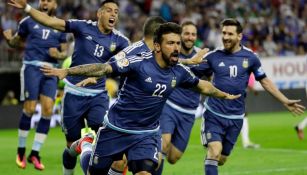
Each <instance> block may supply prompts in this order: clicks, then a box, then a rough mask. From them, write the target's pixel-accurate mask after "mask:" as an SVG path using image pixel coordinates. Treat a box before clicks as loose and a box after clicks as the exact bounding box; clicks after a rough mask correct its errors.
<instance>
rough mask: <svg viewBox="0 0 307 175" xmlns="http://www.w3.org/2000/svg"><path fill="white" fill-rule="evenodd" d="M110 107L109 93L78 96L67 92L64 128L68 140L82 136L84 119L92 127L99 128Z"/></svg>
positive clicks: (64, 100) (64, 98)
mask: <svg viewBox="0 0 307 175" xmlns="http://www.w3.org/2000/svg"><path fill="white" fill-rule="evenodd" d="M108 109H109V98H108V96H107V93H106V92H104V93H100V94H97V95H96V96H77V95H74V94H71V93H67V92H66V93H65V94H64V96H63V109H62V110H63V111H62V128H63V131H64V133H65V136H66V140H67V141H76V140H78V139H79V138H80V137H81V129H82V128H84V126H85V125H84V119H86V120H87V124H88V126H89V127H91V128H92V129H95V128H96V129H98V127H99V126H101V125H102V123H103V117H104V115H105V114H106V111H107V110H108Z"/></svg>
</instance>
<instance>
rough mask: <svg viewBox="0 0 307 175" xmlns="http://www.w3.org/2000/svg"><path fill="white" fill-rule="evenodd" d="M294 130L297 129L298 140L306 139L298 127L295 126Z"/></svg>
mask: <svg viewBox="0 0 307 175" xmlns="http://www.w3.org/2000/svg"><path fill="white" fill-rule="evenodd" d="M294 129H295V131H296V133H297V137H298V139H300V140H303V139H304V132H303V130H302V129H299V128H298V126H295V127H294Z"/></svg>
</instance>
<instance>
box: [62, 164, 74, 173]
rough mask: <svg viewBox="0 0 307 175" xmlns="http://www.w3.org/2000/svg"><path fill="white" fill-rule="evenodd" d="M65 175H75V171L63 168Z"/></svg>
mask: <svg viewBox="0 0 307 175" xmlns="http://www.w3.org/2000/svg"><path fill="white" fill-rule="evenodd" d="M63 175H74V169H66V168H65V167H64V166H63Z"/></svg>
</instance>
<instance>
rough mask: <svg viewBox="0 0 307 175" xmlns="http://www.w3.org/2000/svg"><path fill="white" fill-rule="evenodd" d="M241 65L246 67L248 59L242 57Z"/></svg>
mask: <svg viewBox="0 0 307 175" xmlns="http://www.w3.org/2000/svg"><path fill="white" fill-rule="evenodd" d="M242 66H243V68H248V59H247V58H244V59H243V62H242Z"/></svg>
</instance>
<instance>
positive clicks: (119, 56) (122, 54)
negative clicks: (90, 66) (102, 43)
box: [114, 51, 126, 60]
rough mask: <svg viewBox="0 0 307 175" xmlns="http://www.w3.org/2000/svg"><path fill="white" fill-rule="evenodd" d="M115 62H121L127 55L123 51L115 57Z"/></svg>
mask: <svg viewBox="0 0 307 175" xmlns="http://www.w3.org/2000/svg"><path fill="white" fill-rule="evenodd" d="M114 58H115V60H121V59H124V58H126V53H125V52H123V51H120V52H118V53H117V54H116V55H115V56H114Z"/></svg>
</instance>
